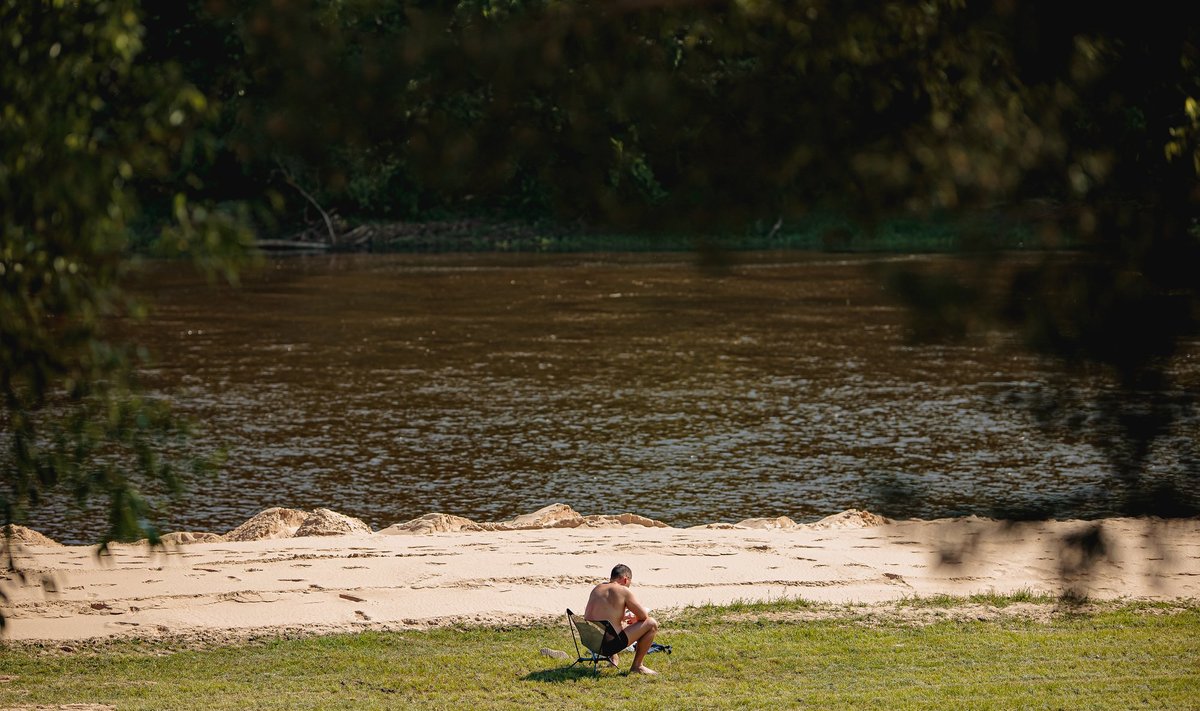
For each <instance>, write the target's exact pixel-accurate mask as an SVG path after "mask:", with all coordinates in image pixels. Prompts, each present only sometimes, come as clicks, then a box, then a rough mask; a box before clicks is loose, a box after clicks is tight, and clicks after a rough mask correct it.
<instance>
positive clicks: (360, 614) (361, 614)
mask: <svg viewBox="0 0 1200 711" xmlns="http://www.w3.org/2000/svg"><path fill="white" fill-rule="evenodd" d="M354 614H355V616H356V617H358V619H360V620H366V621H367V622H370V621H371V616H370V615H368V614H367V613H365V612H363V611H362V610H355V611H354Z"/></svg>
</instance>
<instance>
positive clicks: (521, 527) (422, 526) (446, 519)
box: [380, 504, 670, 535]
mask: <svg viewBox="0 0 1200 711" xmlns="http://www.w3.org/2000/svg"><path fill="white" fill-rule="evenodd" d="M581 526H582V527H587V528H619V527H621V526H646V527H647V528H670V526H668V525H667V524H665V523H663V522H662V521H655V520H654V519H652V518H646V517H645V516H639V515H637V514H634V513H623V514H620V515H617V516H581V515H580V514H579V512H578V511H576V510H575V509H573V508H571V507H570V506H568V505H566V504H551V505H549V506H546V507H544V508H541V509H538V510H537V511H534V512H533V513H531V514H524V515H521V516H517V517H516V518H514V519H512V520H510V521H485V522H483V523H476V522H475V521H472V520H471V519H469V518H463V517H462V516H452V515H450V514H444V513H427V514H425V515H424V516H421V517H420V518H414V519H413V520H411V521H405V522H404V523H397V524H393V525H391V526H388V527H387V528H385V529H383V530H382V531H380V533H384V534H387V535H401V534H410V533H412V534H425V533H446V532H455V531H531V530H540V529H545V528H579V527H581Z"/></svg>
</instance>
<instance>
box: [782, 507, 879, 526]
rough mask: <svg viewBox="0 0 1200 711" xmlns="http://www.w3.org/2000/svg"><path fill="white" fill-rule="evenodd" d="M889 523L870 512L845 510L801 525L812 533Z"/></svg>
mask: <svg viewBox="0 0 1200 711" xmlns="http://www.w3.org/2000/svg"><path fill="white" fill-rule="evenodd" d="M889 523H891V520H890V519H887V518H884V517H883V516H879V515H877V514H873V513H871V512H870V511H859V510H858V509H847V510H845V511H843V512H841V513H836V514H834V515H832V516H826V517H825V518H823V519H821V520H820V521H817V522H816V523H807V524H803V525H804V528H807V529H810V530H813V531H824V530H826V529H831V528H871V527H872V526H883V525H886V524H889Z"/></svg>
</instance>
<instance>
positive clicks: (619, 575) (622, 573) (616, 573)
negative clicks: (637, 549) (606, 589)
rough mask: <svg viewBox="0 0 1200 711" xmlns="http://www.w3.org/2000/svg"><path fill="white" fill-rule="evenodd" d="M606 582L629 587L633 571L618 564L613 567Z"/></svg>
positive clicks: (626, 566) (622, 564)
mask: <svg viewBox="0 0 1200 711" xmlns="http://www.w3.org/2000/svg"><path fill="white" fill-rule="evenodd" d="M608 582H610V583H621V584H622V585H629V584H630V583H632V582H633V571H632V570H630V569H629V566H628V565H625V564H624V563H618V564H617V565H615V566H613V569H612V575H610V576H609V578H608Z"/></svg>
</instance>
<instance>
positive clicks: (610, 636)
mask: <svg viewBox="0 0 1200 711" xmlns="http://www.w3.org/2000/svg"><path fill="white" fill-rule="evenodd" d="M631 584H633V571H632V570H630V569H629V566H627V565H618V566H616V567H615V568H613V569H612V575H611V576H609V580H608V582H607V583H601V584H599V585H597V586H596V587H594V588H592V594H591V595H589V596H588V602H587V607H586V608H584V611H583V616H584V617H585V618H586V619H588V620H591V621H592V622H598V623H599V624H600V626H602V627H604V645H603V646H602V647H601V648H600V653H601V654H604V655H606V656H607V657H608V658H609V659H610V660H611V661H612V663H613V666H616V665H617V652H620V651H621V650H622V649H625V648H626V647H628V646H629V645H630V644H633V643H634V642H636V643H637V649H636V650H635V653H634V655H633V666H632V667H630V668H629V672H630V673H631V674H657V673H658V672H656V671H654V670H653V669H651V668H650V667H647V666H645V665H644V664H642V660H643V659H645V658H646V652H649V651H650V645H651V644H653V643H654V635H655V634H656V633H657V632H658V620H655V619H654V618H653V617H650V616H649V615H647V614H646V608H644V607H642V606H641V605H640V604H639V603H638V601H637V599H636V598H635V597H634V596H633V591H632V590H630V589H629V586H630V585H631Z"/></svg>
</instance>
